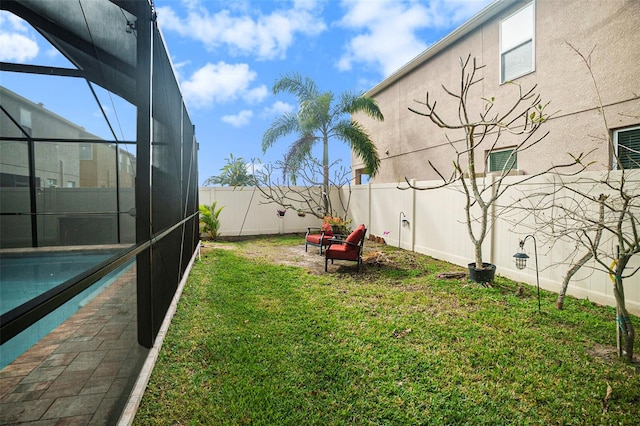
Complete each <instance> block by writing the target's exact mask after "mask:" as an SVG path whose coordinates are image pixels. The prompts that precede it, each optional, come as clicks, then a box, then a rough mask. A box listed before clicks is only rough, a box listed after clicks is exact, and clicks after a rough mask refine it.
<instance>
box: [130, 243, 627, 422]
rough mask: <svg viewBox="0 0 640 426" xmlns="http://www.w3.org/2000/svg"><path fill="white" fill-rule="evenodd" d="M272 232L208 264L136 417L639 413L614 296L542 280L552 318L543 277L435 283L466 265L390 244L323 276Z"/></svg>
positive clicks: (397, 418)
mask: <svg viewBox="0 0 640 426" xmlns="http://www.w3.org/2000/svg"><path fill="white" fill-rule="evenodd" d="M267 241H269V240H266V239H260V240H257V241H242V242H236V243H229V244H227V245H228V246H232V249H225V250H222V249H214V250H213V251H211V252H209V253H207V254H205V255H204V256H203V258H202V262H199V263H196V265H195V266H194V268H193V270H192V272H191V276H190V277H189V280H188V282H187V285H186V286H185V290H184V293H183V296H182V299H181V300H180V303H179V306H178V311H177V313H176V316H175V317H174V320H173V322H172V324H171V327H170V329H169V332H168V335H167V337H166V339H165V342H164V345H163V347H162V350H161V352H160V355H159V359H158V362H157V364H156V366H155V368H154V371H153V374H152V377H151V380H150V383H149V385H148V388H147V390H146V392H145V394H144V397H143V400H142V402H141V405H140V408H139V410H138V413H137V416H136V419H135V423H134V424H167V425H176V424H216V425H242V424H253V425H343V424H344V425H347V424H348V425H351V424H358V425H418V424H429V425H432V424H433V425H437V424H447V425H449V424H509V425H511V424H545V425H546V424H602V425H607V424H616V425H618V424H628V425H631V424H637V423H638V419H639V418H640V417H639V416H640V408H639V407H640V372H639V371H638V369H637V366H636V365H630V364H625V363H623V362H621V361H618V360H617V359H612V358H610V357H608V356H604V355H602V354H605V353H607V351H603V350H602V349H603V348H607V349H611V345H615V324H614V318H615V310H614V309H612V308H608V307H600V306H596V305H594V304H592V303H590V302H588V301H580V300H575V299H571V298H568V300H566V301H565V309H564V310H562V311H558V310H556V309H555V308H554V307H553V306H554V302H555V295H554V294H552V293H548V292H543V294H542V298H543V299H542V306H543V313H542V315H539V314H538V312H537V298H536V293H535V289H532V288H531V287H528V286H526V287H525V288H524V290H523V289H522V288H521V286H520V285H519V284H518V283H515V282H512V281H509V280H507V279H504V278H501V277H498V278H497V279H496V283H495V284H496V285H495V286H494V287H493V288H484V287H481V286H479V285H476V284H473V283H469V282H467V281H466V280H445V279H438V278H437V277H436V275H437V273H438V272H442V271H451V270H453V269H455V267H454V266H452V265H450V264H447V263H444V262H440V261H436V260H434V259H431V258H429V257H427V256H422V255H418V254H415V253H408V252H404V251H401V250H397V249H394V248H392V247H388V246H384V248H383V249H382V250H383V251H384V254H385V256H386V260H387V261H386V262H385V263H383V264H382V266H373V265H365V266H364V268H363V270H362V271H361V273H360V274H355V272H354V270H355V268H354V267H352V266H351V265H347V266H345V267H344V268H340V269H338V270H337V271H336V269H335V267H334V268H332V270H331V272H329V273H327V274H324V273H323V274H311V273H309V272H308V271H307V270H306V269H305V268H302V267H296V266H283V265H277V264H275V263H273V262H271V261H270V260H269V259H270V257H269V255H260V254H259V253H258V254H256V248H260V250H258V251H259V252H260V253H263V252H264V250H265V247H267V246H268V245H270V244H271V243H269V242H267ZM274 244H277V246H276V247H275V248H271V249H272V250H274V249H275V250H280V249H282V248H283V247H286V246H292V245H300V238H299V237H298V238H282V239H276V242H275V243H274ZM267 248H268V247H267ZM300 250H303V249H302V248H301V249H300ZM247 251H251V252H252V255H251V256H248V255H247V254H246V252H247ZM294 261H295V260H294ZM317 261H318V263H321V262H322V261H323V259H322V258H320V257H318V259H317ZM345 265H346V264H345ZM633 321H634V325H635V327H636V330H637V329H638V328H640V323H639V322H638V319H637V318H633ZM638 346H640V345H638V343H636V348H637V349H638V350H640V348H639V347H638ZM613 349H615V348H613ZM598 353H599V354H601V355H598ZM608 386H610V388H611V390H612V393H611V395H610V396H608V397H607V388H608Z"/></svg>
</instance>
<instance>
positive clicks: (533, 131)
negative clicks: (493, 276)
mask: <svg viewBox="0 0 640 426" xmlns="http://www.w3.org/2000/svg"><path fill="white" fill-rule="evenodd" d="M460 65H461V72H460V86H459V90H458V91H452V90H449V89H447V88H446V87H444V86H442V88H443V89H444V92H445V93H446V94H447V95H448V97H449V99H452V100H453V101H454V102H455V103H456V105H457V111H458V113H457V117H455V118H453V117H451V118H449V117H448V118H444V117H442V116H441V115H440V113H439V111H438V108H437V102H436V101H432V100H431V99H430V97H429V93H428V92H427V94H426V97H425V100H424V101H416V102H417V103H418V104H420V105H421V106H422V107H421V109H420V110H418V109H414V108H409V110H410V111H411V112H413V113H415V114H418V115H421V116H424V117H427V118H428V119H429V120H430V121H431V123H433V124H435V125H436V126H438V127H439V128H441V129H444V130H445V131H450V132H460V133H462V134H463V135H464V141H463V142H460V143H456V142H454V141H453V140H454V139H452V138H450V137H449V134H447V135H446V136H447V140H448V141H449V146H450V147H451V149H452V150H453V154H454V156H453V159H452V164H453V171H452V173H451V174H450V175H449V177H445V174H444V173H443V172H442V171H441V170H439V169H437V168H436V167H435V166H434V165H433V164H432V163H431V161H429V165H430V166H431V167H432V168H433V170H434V171H435V172H436V173H437V174H438V176H440V178H441V179H442V182H441V183H440V184H437V185H434V186H430V187H417V186H415V185H414V184H412V183H411V182H410V181H409V179H408V178H406V177H405V181H406V184H407V186H402V185H399V186H398V188H399V189H409V188H413V189H418V190H428V189H436V188H442V187H453V188H456V189H458V190H460V191H461V192H462V193H463V194H464V196H465V198H466V202H465V205H464V211H465V223H466V226H467V232H468V234H469V238H470V239H471V242H472V244H473V246H474V254H475V269H476V270H482V269H483V268H485V267H486V266H487V264H485V263H484V262H483V255H482V243H483V242H484V240H485V238H486V236H487V235H488V232H489V230H490V227H491V223H490V219H491V218H490V216H489V212H490V211H491V209H492V207H493V206H496V205H497V201H498V199H499V198H500V197H501V196H502V195H503V194H504V193H505V192H506V191H508V190H509V189H510V188H511V187H512V186H514V185H516V184H520V183H523V182H526V181H528V180H530V179H533V178H535V177H537V176H540V175H542V174H545V173H549V172H556V173H557V172H560V171H561V170H566V171H567V173H568V174H572V175H573V174H577V173H579V172H581V171H582V170H584V169H585V167H586V165H585V164H584V157H585V156H584V155H583V154H581V155H579V156H573V155H571V154H569V156H570V158H569V159H568V160H567V162H566V163H563V164H558V165H555V164H552V165H550V166H548V167H547V168H545V170H543V171H541V172H539V173H536V174H532V175H526V176H522V177H521V178H520V179H518V180H517V181H515V182H514V181H513V180H512V181H507V180H506V178H507V176H508V175H509V174H510V173H511V172H512V170H513V169H514V165H515V159H516V158H517V156H518V154H519V153H522V152H525V151H527V150H529V149H531V148H532V147H533V146H535V145H537V144H538V143H540V142H541V141H542V140H543V139H544V138H545V137H546V136H547V135H548V132H547V133H544V134H542V135H539V134H538V133H539V132H538V131H539V129H540V128H541V126H542V125H543V124H544V123H545V122H546V121H547V120H548V118H549V115H548V114H547V112H546V109H547V106H548V103H546V104H545V103H543V102H542V100H541V97H540V95H539V94H536V93H535V89H536V86H534V87H532V88H531V89H529V90H526V91H525V90H523V89H522V87H521V86H520V85H518V84H516V83H511V84H514V86H515V87H517V96H515V98H514V99H513V100H512V101H509V100H506V102H508V104H507V106H506V107H505V108H503V110H502V111H494V106H495V105H496V99H495V98H490V99H487V98H480V101H481V102H482V104H483V108H482V109H481V111H480V112H479V113H477V116H476V115H475V114H472V112H471V111H472V107H473V105H472V103H471V100H470V99H469V95H470V94H471V93H472V89H473V87H474V86H475V85H476V84H478V83H480V82H481V81H482V78H481V77H478V71H480V70H481V69H482V68H483V67H484V66H481V65H478V64H477V63H476V59H475V58H473V59H471V56H470V55H469V56H468V57H467V58H466V60H462V59H461V60H460ZM503 103H504V102H503ZM472 115H473V116H472ZM505 135H509V136H508V138H509V144H510V145H513V149H512V151H511V154H510V156H509V158H508V159H507V160H506V162H505V163H504V166H503V168H502V170H501V171H500V172H498V173H495V174H491V175H489V174H488V173H487V170H486V161H484V156H483V150H487V151H488V152H491V151H492V150H494V149H495V148H497V147H500V146H503V145H502V144H499V142H500V141H501V138H502V137H503V136H505ZM479 159H480V160H481V161H482V162H481V164H482V165H480V166H479V165H478V164H477V161H478V160H479ZM470 267H471V265H470Z"/></svg>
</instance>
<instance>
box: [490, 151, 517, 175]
mask: <svg viewBox="0 0 640 426" xmlns="http://www.w3.org/2000/svg"><path fill="white" fill-rule="evenodd" d="M488 163H489V172H502V171H503V170H506V171H507V173H508V172H509V171H511V170H516V169H517V168H518V153H517V152H516V151H515V150H514V149H513V148H510V149H501V150H496V151H491V152H490V153H489V158H488Z"/></svg>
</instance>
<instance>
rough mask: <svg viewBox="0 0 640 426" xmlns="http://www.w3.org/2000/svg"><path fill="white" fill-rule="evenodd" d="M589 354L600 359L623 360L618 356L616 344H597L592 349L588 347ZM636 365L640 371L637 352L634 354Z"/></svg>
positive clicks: (608, 360) (607, 360) (606, 360)
mask: <svg viewBox="0 0 640 426" xmlns="http://www.w3.org/2000/svg"><path fill="white" fill-rule="evenodd" d="M587 354H588V355H589V356H591V357H593V358H597V359H600V360H602V361H604V362H607V363H610V362H621V361H620V358H618V348H616V347H615V346H606V345H599V344H596V345H595V346H593V347H592V348H590V349H587ZM631 365H633V366H635V368H636V371H637V372H640V356H639V355H638V354H636V353H635V351H634V356H633V364H631Z"/></svg>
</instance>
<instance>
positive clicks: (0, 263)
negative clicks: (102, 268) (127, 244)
mask: <svg viewBox="0 0 640 426" xmlns="http://www.w3.org/2000/svg"><path fill="white" fill-rule="evenodd" d="M113 255H114V252H113V251H110V250H100V251H90V252H67V253H64V252H56V253H37V254H32V253H29V254H25V255H22V256H16V255H10V256H2V257H1V258H0V314H4V313H6V312H9V311H10V310H11V309H13V308H16V307H18V306H20V305H21V304H23V303H25V302H28V301H29V300H31V299H33V298H34V297H36V296H39V295H40V294H42V293H44V292H46V291H48V290H50V289H52V288H54V287H55V286H57V285H59V284H62V283H63V282H65V281H66V280H68V279H69V278H73V277H74V276H76V275H78V274H80V273H82V272H84V271H86V270H87V269H89V268H91V267H92V266H95V265H97V264H99V263H101V262H104V261H105V260H107V259H108V258H110V257H111V256H113Z"/></svg>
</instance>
